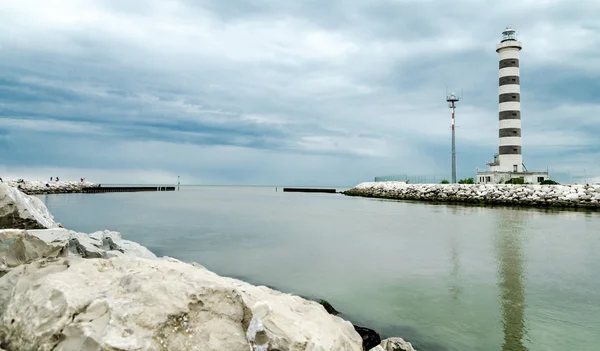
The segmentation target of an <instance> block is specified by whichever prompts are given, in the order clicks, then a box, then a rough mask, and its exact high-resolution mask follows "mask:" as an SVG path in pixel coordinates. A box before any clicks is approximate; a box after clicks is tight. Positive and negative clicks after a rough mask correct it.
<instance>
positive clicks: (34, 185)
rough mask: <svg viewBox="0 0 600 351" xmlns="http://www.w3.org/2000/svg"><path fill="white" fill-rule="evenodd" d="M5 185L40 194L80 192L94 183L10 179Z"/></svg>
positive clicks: (29, 193) (30, 193) (31, 193)
mask: <svg viewBox="0 0 600 351" xmlns="http://www.w3.org/2000/svg"><path fill="white" fill-rule="evenodd" d="M5 184H6V185H8V186H11V187H13V188H17V189H19V190H21V191H22V192H24V193H25V194H28V195H42V194H68V193H81V192H83V189H84V188H90V187H96V186H97V185H96V184H94V183H90V182H87V181H83V182H81V181H78V182H76V181H62V180H61V181H48V182H43V181H40V180H24V181H22V182H18V181H16V180H11V181H8V182H5Z"/></svg>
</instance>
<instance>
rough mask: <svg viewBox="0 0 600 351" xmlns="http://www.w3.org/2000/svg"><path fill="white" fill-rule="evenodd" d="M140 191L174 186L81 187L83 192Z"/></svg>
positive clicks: (170, 188) (162, 189)
mask: <svg viewBox="0 0 600 351" xmlns="http://www.w3.org/2000/svg"><path fill="white" fill-rule="evenodd" d="M140 191H175V187H174V186H109V187H99V186H95V187H89V188H83V189H81V192H82V193H84V194H98V193H134V192H140Z"/></svg>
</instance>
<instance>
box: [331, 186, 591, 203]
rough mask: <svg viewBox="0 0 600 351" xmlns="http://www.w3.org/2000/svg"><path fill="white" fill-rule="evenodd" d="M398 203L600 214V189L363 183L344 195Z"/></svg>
mask: <svg viewBox="0 0 600 351" xmlns="http://www.w3.org/2000/svg"><path fill="white" fill-rule="evenodd" d="M343 194H344V195H348V196H362V197H373V198H382V199H395V200H414V201H427V202H437V203H442V202H443V203H463V204H474V205H501V206H525V207H557V208H560V207H567V208H589V209H592V210H600V185H513V184H497V185H492V184H486V185H480V184H406V183H404V182H368V183H361V184H359V185H357V186H355V187H354V188H352V189H349V190H347V191H344V192H343Z"/></svg>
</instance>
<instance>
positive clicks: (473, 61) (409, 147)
mask: <svg viewBox="0 0 600 351" xmlns="http://www.w3.org/2000/svg"><path fill="white" fill-rule="evenodd" d="M598 13H600V2H598V1H592V0H587V1H586V0H582V1H577V2H573V1H567V0H564V1H561V0H555V1H551V0H519V1H516V0H505V1H487V0H486V1H484V0H478V1H474V0H472V1H466V0H465V1H461V0H456V1H453V2H451V6H450V3H448V2H447V1H441V0H440V1H437V0H418V1H408V0H369V1H359V0H328V1H317V0H303V1H301V0H297V1H281V0H195V1H192V0H161V1H159V0H128V1H122V0H104V1H101V0H39V1H32V0H0V177H4V178H5V179H9V178H25V179H47V178H49V177H50V176H59V177H61V178H62V179H79V178H80V177H85V178H86V179H87V180H89V181H92V182H97V183H128V184H131V183H166V184H171V183H176V182H177V176H180V177H181V182H182V184H228V185H297V186H303V185H334V186H352V185H354V184H357V183H359V182H362V181H371V180H372V179H373V177H375V176H386V175H395V174H407V175H411V176H427V177H435V179H444V178H446V179H447V178H449V177H450V169H451V130H450V109H449V108H448V106H447V103H446V101H445V95H446V90H448V92H452V91H454V92H456V93H459V94H461V95H462V97H463V99H462V100H461V101H460V102H459V103H458V108H457V112H456V124H457V129H456V135H457V137H456V138H457V141H456V143H457V165H458V177H459V178H465V177H474V176H475V172H476V171H477V168H479V169H480V170H485V169H486V162H487V161H489V160H491V159H492V158H493V154H494V153H495V152H497V150H498V130H497V129H498V97H497V95H498V57H497V53H496V52H495V46H496V44H497V43H498V42H499V41H500V39H501V32H502V30H503V29H504V28H506V26H509V25H510V26H512V27H513V28H515V29H516V30H517V33H518V34H517V35H518V39H519V40H520V41H521V42H522V43H523V50H522V51H521V57H520V68H521V105H522V126H523V131H522V134H523V158H524V163H525V165H526V167H527V168H528V169H529V170H546V169H549V170H550V172H551V178H553V179H556V180H558V181H562V182H568V181H569V179H571V180H572V181H573V182H583V181H584V177H585V179H586V180H587V181H588V182H596V181H597V182H600V162H598V160H599V159H600V143H599V141H600V137H599V136H600V94H599V93H598V92H599V91H600V22H599V21H598V18H597V14H598ZM461 92H462V93H461Z"/></svg>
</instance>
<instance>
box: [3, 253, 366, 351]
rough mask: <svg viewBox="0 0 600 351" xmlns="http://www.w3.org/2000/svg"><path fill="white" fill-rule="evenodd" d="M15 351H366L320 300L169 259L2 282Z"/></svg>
mask: <svg viewBox="0 0 600 351" xmlns="http://www.w3.org/2000/svg"><path fill="white" fill-rule="evenodd" d="M0 345H2V346H3V347H4V348H5V349H7V350H203V351H211V350H215V351H216V350H219V351H221V350H228V351H238V350H239V351H248V350H254V351H259V350H264V351H267V350H273V351H274V350H281V351H283V350H290V351H294V350H297V351H300V350H307V351H308V350H312V351H329V350H344V351H360V350H362V340H361V338H360V336H359V335H358V334H357V333H356V332H355V331H354V328H353V326H352V324H351V323H350V322H347V321H344V320H342V319H341V318H339V317H336V316H332V315H330V314H328V313H327V311H325V309H324V308H323V307H322V306H321V305H320V304H318V303H316V302H313V301H308V300H305V299H302V298H300V297H297V296H293V295H289V294H284V293H281V292H278V291H275V290H272V289H269V288H267V287H262V286H253V285H250V284H248V283H244V282H242V281H240V280H236V279H232V278H224V277H220V276H218V275H216V274H214V273H212V272H210V271H208V270H206V269H202V268H199V267H197V266H194V265H191V264H187V263H184V262H180V261H178V260H175V259H171V258H162V259H154V260H150V259H144V258H137V257H131V256H122V257H114V258H111V259H83V258H79V257H72V258H58V259H47V260H38V261H35V262H33V263H30V264H28V265H21V266H19V267H17V268H14V269H13V270H11V271H10V272H9V273H7V274H6V275H4V276H3V277H2V278H0Z"/></svg>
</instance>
